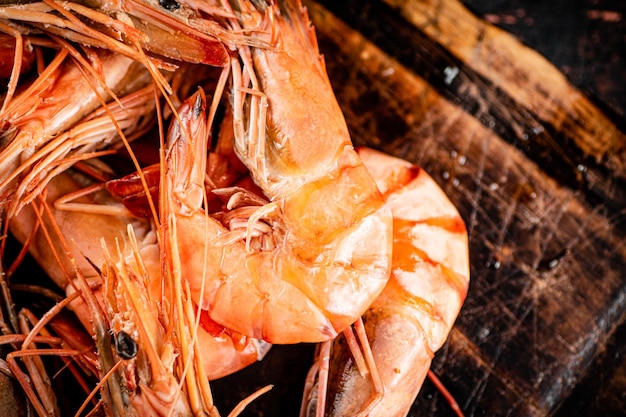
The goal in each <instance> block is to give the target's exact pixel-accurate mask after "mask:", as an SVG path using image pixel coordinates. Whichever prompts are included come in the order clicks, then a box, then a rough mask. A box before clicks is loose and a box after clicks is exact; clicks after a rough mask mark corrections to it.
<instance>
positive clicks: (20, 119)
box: [0, 49, 154, 211]
mask: <svg viewBox="0 0 626 417" xmlns="http://www.w3.org/2000/svg"><path fill="white" fill-rule="evenodd" d="M91 59H92V63H91V64H92V65H94V66H95V67H96V68H98V71H96V73H95V74H93V73H91V74H88V73H87V69H86V68H85V67H84V66H85V65H86V63H85V62H83V63H79V62H78V61H77V60H75V59H71V58H68V51H67V50H66V49H61V50H60V51H59V52H58V53H57V55H56V56H55V58H54V59H53V60H52V62H50V63H49V65H48V66H47V67H46V69H45V70H44V71H43V72H42V73H41V74H40V76H39V77H38V78H37V79H36V80H35V81H34V82H33V83H32V84H30V85H29V86H28V87H27V88H26V89H25V90H24V91H22V92H21V93H20V94H18V95H17V96H16V97H15V98H14V99H13V100H12V101H11V102H10V103H9V105H8V106H7V108H6V109H5V110H4V111H3V112H2V113H0V125H1V126H2V133H1V138H2V146H1V147H0V202H1V203H3V204H6V203H9V204H11V205H13V204H23V203H26V202H28V201H30V199H25V198H23V197H25V195H26V194H28V193H30V192H31V191H33V189H38V188H37V187H39V188H41V187H42V186H43V185H45V183H46V182H47V181H48V180H49V179H50V178H51V176H52V175H54V174H55V173H57V172H60V171H62V170H63V169H65V168H66V167H67V166H69V164H67V163H66V164H63V163H61V161H62V160H64V159H68V158H70V157H72V156H77V155H81V154H85V153H90V152H93V151H95V150H99V149H103V148H104V147H106V146H107V145H110V144H111V142H112V141H113V140H114V139H116V138H117V139H118V140H119V134H120V133H122V132H125V134H127V135H129V134H131V133H133V132H134V131H137V130H141V128H142V127H143V126H145V124H142V123H141V120H142V119H146V120H150V118H151V113H153V108H154V103H153V101H154V99H153V98H152V96H151V90H148V91H146V90H144V91H143V93H142V92H138V93H136V94H132V93H133V92H135V91H136V90H138V89H140V88H142V87H144V86H146V85H147V84H148V83H149V82H150V77H149V74H148V72H147V71H146V70H145V69H143V68H142V67H141V65H139V64H137V63H135V62H134V61H133V60H131V59H128V58H125V57H123V56H120V55H114V54H110V53H106V52H105V53H94V54H93V55H91ZM94 75H95V76H96V81H94V80H93V78H92V77H93V76H94ZM112 94H115V95H119V96H120V97H123V96H125V95H127V98H126V99H123V100H122V101H119V99H118V102H117V103H116V105H111V106H110V107H109V109H110V110H111V111H110V112H109V113H108V114H107V113H106V112H103V113H101V114H94V115H93V116H92V117H91V118H89V119H86V117H87V116H88V115H89V114H90V113H92V112H94V111H95V110H96V109H97V108H100V107H101V106H102V104H103V103H104V102H108V101H110V100H111V98H112V97H111V95H112ZM142 94H143V95H142ZM146 95H147V97H146ZM76 97H80V100H77V99H76ZM81 121H82V123H80V124H79V125H78V126H77V124H78V123H79V122H81ZM113 121H114V122H115V123H113ZM72 128H74V129H73V130H72ZM18 185H19V188H18ZM16 190H17V191H18V194H19V195H18V196H17V198H16V196H15V195H13V194H14V192H15V191H16ZM9 197H10V200H11V201H8V200H9ZM18 208H19V205H18V206H13V207H11V208H10V211H13V210H15V209H18Z"/></svg>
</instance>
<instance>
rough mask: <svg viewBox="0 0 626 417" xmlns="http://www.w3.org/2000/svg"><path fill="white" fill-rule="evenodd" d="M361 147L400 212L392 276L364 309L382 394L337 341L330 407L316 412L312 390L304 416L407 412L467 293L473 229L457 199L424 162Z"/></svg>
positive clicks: (388, 201) (390, 415) (395, 212)
mask: <svg viewBox="0 0 626 417" xmlns="http://www.w3.org/2000/svg"><path fill="white" fill-rule="evenodd" d="M358 152H359V156H360V157H361V159H362V160H363V163H364V164H365V166H366V167H367V168H368V170H369V171H370V172H371V173H372V175H373V177H374V178H375V179H376V183H377V184H378V187H379V189H380V190H381V192H382V193H383V194H384V195H385V200H386V204H387V205H388V206H389V207H390V208H391V211H392V213H393V218H394V245H393V251H394V252H393V263H392V265H393V266H392V269H393V272H392V274H391V279H390V280H389V283H388V284H387V286H386V287H385V289H384V290H383V291H382V293H381V294H380V295H379V296H378V298H376V300H374V302H373V303H372V305H371V306H370V308H369V309H368V310H367V311H366V312H365V314H364V315H363V321H364V323H365V330H366V332H367V335H368V339H369V342H370V345H371V348H372V353H373V356H374V361H375V363H376V366H377V369H378V372H379V374H380V376H381V379H382V382H383V385H384V393H376V392H375V388H374V385H373V384H372V382H371V380H370V378H369V377H364V376H362V375H361V374H360V373H359V370H358V369H357V368H356V367H355V365H354V362H353V361H352V360H351V356H350V351H349V349H348V348H347V346H346V345H345V342H344V341H343V340H342V339H338V340H336V341H335V342H334V343H333V346H332V354H331V357H330V364H331V366H330V369H329V370H328V372H329V381H328V391H327V394H326V398H325V400H326V403H327V404H328V406H327V407H326V410H325V413H324V410H321V411H317V412H318V414H314V413H315V410H316V406H317V403H316V402H315V401H313V402H311V398H312V397H309V394H310V393H307V395H305V400H304V406H303V412H302V415H318V416H320V415H327V416H334V417H338V416H356V415H359V416H360V415H367V416H370V417H373V416H385V417H402V416H406V415H407V414H408V412H409V409H410V407H411V405H412V404H413V401H414V400H415V397H416V396H417V393H418V392H419V390H420V388H421V385H422V382H423V381H424V379H425V377H426V374H427V372H428V369H429V367H430V363H431V360H432V358H433V355H434V352H436V351H437V350H439V348H440V347H441V346H442V345H443V343H444V342H445V340H446V339H447V337H448V333H449V332H450V330H451V328H452V325H453V324H454V321H455V319H456V317H457V315H458V314H459V311H460V309H461V306H462V304H463V301H464V300H465V296H466V294H467V289H468V284H469V253H468V241H467V232H466V229H465V224H464V222H463V220H462V219H461V217H460V216H459V214H458V212H457V210H456V208H455V207H454V205H453V204H452V203H451V202H450V200H449V199H448V198H447V196H446V195H445V194H444V192H443V191H442V190H441V189H440V188H439V187H438V186H437V184H436V183H435V181H434V180H433V179H432V178H431V177H430V176H429V175H428V174H427V173H426V172H425V171H424V170H422V169H420V168H419V167H417V166H415V165H412V164H410V163H408V162H406V161H403V160H401V159H398V158H395V157H391V156H388V155H385V154H383V153H381V152H378V151H374V150H372V149H368V148H360V149H359V150H358ZM377 396H379V398H378V399H377V398H376V397H377ZM316 401H318V400H316ZM307 402H308V403H307ZM368 405H369V406H370V408H367V406H368ZM307 409H309V412H307Z"/></svg>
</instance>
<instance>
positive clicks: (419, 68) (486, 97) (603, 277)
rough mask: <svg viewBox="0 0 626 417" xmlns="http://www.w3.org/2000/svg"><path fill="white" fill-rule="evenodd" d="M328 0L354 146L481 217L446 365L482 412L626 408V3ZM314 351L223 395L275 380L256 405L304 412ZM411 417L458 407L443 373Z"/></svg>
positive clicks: (469, 405)
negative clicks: (404, 169) (391, 160)
mask: <svg viewBox="0 0 626 417" xmlns="http://www.w3.org/2000/svg"><path fill="white" fill-rule="evenodd" d="M320 3H321V4H322V5H323V7H322V8H319V7H317V6H315V4H310V11H311V16H312V18H313V21H314V22H315V24H316V25H317V27H318V34H319V39H320V48H321V50H322V52H323V53H324V54H325V56H326V60H327V66H328V70H329V75H330V78H331V81H332V83H333V85H334V87H335V90H336V94H337V97H338V99H339V101H340V104H341V105H342V108H343V109H344V112H345V114H346V119H347V121H348V124H349V127H350V129H351V132H352V134H353V139H354V141H355V143H357V144H361V145H368V146H373V147H376V148H379V149H383V150H385V151H387V152H389V153H392V154H395V155H398V156H402V157H405V158H407V159H409V160H411V161H412V162H415V163H418V164H419V165H421V166H422V167H423V168H425V169H426V170H427V171H428V172H429V173H430V174H431V175H432V176H433V177H434V178H435V180H437V181H438V182H439V184H440V185H441V186H442V187H443V188H444V190H445V191H446V192H447V193H448V194H449V195H450V197H451V199H452V200H453V201H454V202H455V204H456V205H457V206H458V208H459V210H460V212H461V214H462V216H463V218H464V219H465V220H466V222H467V225H468V230H469V233H470V253H471V260H472V268H471V273H472V282H471V285H470V293H469V296H468V299H467V302H466V304H465V306H464V308H463V310H462V312H461V315H460V317H459V319H458V320H457V324H456V326H455V329H454V330H453V332H452V334H451V336H450V340H449V342H448V343H447V344H446V345H445V346H444V348H443V349H442V350H441V351H440V352H439V353H438V354H437V356H436V358H435V362H434V365H433V369H434V370H435V372H436V373H437V374H439V375H440V377H441V379H442V380H443V382H444V384H445V385H446V386H447V387H448V389H450V391H451V392H452V394H453V395H454V397H455V398H456V399H457V401H458V402H459V404H460V405H461V407H462V409H463V411H464V412H465V415H466V416H478V415H490V416H547V415H558V416H572V415H574V416H595V415H608V416H620V415H624V413H625V410H626V408H625V406H626V381H625V379H626V376H625V374H626V369H625V368H626V362H625V360H624V359H623V357H624V354H626V347H625V344H624V341H625V339H626V328H625V326H624V325H623V322H624V317H625V314H626V302H625V298H626V280H625V278H626V277H625V275H626V274H625V272H624V271H626V244H625V242H626V241H625V235H626V222H625V219H626V217H625V214H626V211H625V208H626V198H625V192H626V186H625V185H626V165H625V161H626V158H625V157H624V155H625V153H626V140H625V139H624V131H625V129H624V126H625V118H624V115H625V114H626V101H625V95H624V92H625V91H626V89H625V83H626V70H625V67H626V66H625V65H624V60H625V57H624V54H625V53H626V52H625V51H626V48H624V46H625V45H624V44H625V36H626V29H625V28H626V24H625V20H624V18H625V13H626V5H620V4H616V3H617V2H609V1H601V0H598V1H574V2H571V1H568V2H565V1H554V2H541V4H540V2H532V1H506V2H505V1H466V2H465V4H466V5H467V6H469V7H470V8H471V9H472V10H473V11H474V12H475V13H476V14H478V15H479V16H482V17H485V18H486V21H478V23H477V22H476V21H473V20H472V18H470V17H467V16H470V15H469V12H467V11H466V10H464V9H461V8H458V7H457V5H458V3H455V2H452V1H447V2H446V1H442V2H434V1H431V2H428V1H391V0H388V1H386V2H382V1H381V2H378V1H370V2H361V1H356V0H354V1H351V0H346V1H342V2H334V1H330V0H328V1H321V2H320ZM325 8H327V9H325ZM466 15H467V16H466ZM450 16H452V17H450ZM465 19H467V20H465ZM487 21H488V22H491V23H494V24H496V25H498V26H499V27H501V28H503V29H505V30H506V31H510V32H512V33H513V34H515V35H516V36H517V39H518V40H520V41H521V42H523V44H526V45H528V46H529V47H530V48H532V49H534V50H537V51H539V53H540V54H542V55H543V56H545V58H546V59H544V58H542V57H541V56H540V55H539V54H536V53H535V52H533V51H532V50H531V49H529V48H526V47H525V46H523V44H522V43H518V42H517V41H516V40H515V38H513V37H511V36H509V35H507V34H506V33H504V32H502V33H499V32H492V29H491V25H490V24H487V23H486V22H487ZM455 24H456V25H458V27H454V26H455ZM483 25H484V26H483ZM477 26H479V27H480V30H478V31H476V40H472V39H470V40H468V39H469V38H471V36H470V35H467V36H465V32H464V31H468V33H470V32H472V31H470V30H469V29H468V28H476V27H477ZM459 34H461V36H459ZM464 37H465V38H468V39H465V38H464ZM472 42H474V43H472ZM466 43H467V44H466ZM477 44H480V47H476V45H477ZM490 48H491V49H490ZM549 62H552V63H553V64H554V66H552V65H550V64H549ZM451 74H454V76H452V75H451ZM563 75H564V77H563ZM570 84H571V85H570ZM312 351H313V347H312V346H297V347H278V348H276V349H275V350H274V351H273V352H272V353H271V354H270V355H271V356H270V357H269V358H268V360H266V361H264V362H263V363H261V364H258V365H256V366H254V367H252V368H250V369H247V370H245V371H244V372H243V373H242V374H241V375H236V376H233V377H231V378H228V379H225V380H224V381H219V382H217V383H216V384H214V387H215V389H216V397H217V398H224V397H223V396H224V395H225V394H226V393H229V392H230V393H237V392H245V391H246V389H248V390H250V387H258V386H261V385H263V384H265V383H275V384H276V387H275V389H274V391H273V392H272V393H270V394H268V395H267V396H265V397H264V398H263V399H262V400H260V401H258V402H257V403H255V404H253V405H252V406H251V407H250V408H249V409H248V411H246V414H245V415H249V416H261V415H278V416H292V415H296V413H297V409H298V404H299V395H300V390H301V387H302V381H303V377H304V374H305V372H306V370H307V368H308V365H309V362H308V359H307V355H310V354H311V353H312ZM223 401H224V402H223V405H224V407H223V409H226V410H227V409H229V406H231V405H232V404H234V402H233V401H234V399H233V400H230V399H226V398H225V399H224V400H223ZM410 415H411V416H418V415H419V416H439V417H441V416H451V415H453V414H452V411H451V410H450V409H449V408H448V406H447V404H446V403H445V401H444V400H443V398H442V396H441V395H440V394H439V393H437V391H436V390H435V389H434V388H433V386H432V385H431V384H430V383H428V382H427V383H426V384H425V386H424V388H423V391H422V393H421V394H420V397H419V398H418V400H417V401H416V402H415V404H414V407H413V408H412V410H411V413H410Z"/></svg>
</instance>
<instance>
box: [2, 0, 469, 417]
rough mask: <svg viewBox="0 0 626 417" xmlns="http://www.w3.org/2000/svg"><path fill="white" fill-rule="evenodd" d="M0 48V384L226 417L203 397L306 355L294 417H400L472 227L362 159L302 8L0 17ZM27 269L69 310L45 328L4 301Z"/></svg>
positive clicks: (448, 320)
mask: <svg viewBox="0 0 626 417" xmlns="http://www.w3.org/2000/svg"><path fill="white" fill-rule="evenodd" d="M0 32H2V34H0V38H1V39H2V42H1V44H2V45H5V46H3V47H0V57H2V58H3V59H1V60H0V77H2V78H3V79H4V80H6V87H5V88H4V90H2V91H1V94H2V96H1V97H0V98H2V107H1V108H0V214H1V215H2V217H1V218H2V226H3V228H4V232H5V236H6V235H10V236H11V238H12V239H15V240H16V241H17V242H19V246H20V248H21V249H20V251H19V253H17V254H16V255H14V256H12V257H9V256H5V246H6V242H7V238H4V239H3V240H2V247H1V248H0V249H1V251H2V252H1V253H2V262H0V267H1V268H2V271H0V272H2V274H0V276H1V277H2V281H0V288H2V296H3V301H4V308H3V310H2V312H3V315H2V317H0V327H1V328H2V330H3V334H4V336H0V338H2V345H7V346H9V350H10V353H9V354H8V355H6V357H5V359H4V360H3V362H2V363H4V364H6V367H3V368H5V369H6V370H5V372H6V373H7V374H8V375H10V376H11V378H15V380H16V381H17V383H19V385H20V386H21V387H22V389H23V390H24V392H25V394H26V396H27V397H28V402H29V404H30V405H29V407H32V410H33V411H34V412H35V413H36V414H37V415H39V416H56V415H63V414H64V413H67V411H62V410H61V407H60V405H59V398H58V397H59V395H65V394H64V393H63V392H55V390H54V389H52V388H51V387H52V384H51V378H52V377H51V376H50V375H49V371H48V370H47V369H46V366H45V364H44V362H43V361H42V358H44V357H46V356H54V357H59V358H62V360H63V361H64V364H65V366H66V367H67V369H68V370H69V371H68V372H70V371H71V373H72V375H73V376H74V378H75V379H76V381H77V384H78V386H79V387H80V388H81V389H82V390H84V392H85V394H84V401H82V402H81V405H80V406H79V407H77V409H76V410H72V411H71V412H72V413H74V414H75V415H77V416H80V415H93V414H103V415H107V416H133V415H157V416H206V415H209V416H218V415H220V412H219V411H218V409H217V406H216V405H215V402H214V399H213V396H212V393H211V388H210V383H209V381H210V380H213V379H217V378H220V377H222V376H225V375H228V374H231V373H233V372H236V371H238V370H240V369H242V368H244V367H246V366H248V365H250V364H252V363H254V362H256V361H259V360H262V358H263V356H264V355H265V354H266V352H267V351H268V349H270V348H271V345H272V344H292V343H303V342H307V343H319V348H318V354H317V357H316V358H315V361H314V365H313V366H312V368H311V371H310V373H309V377H308V378H307V380H306V381H303V390H304V395H303V400H302V408H301V416H302V417H305V416H316V417H323V416H405V415H407V413H408V410H409V408H410V406H411V404H412V403H413V401H414V399H415V397H416V396H417V394H418V391H419V389H420V387H421V384H422V382H423V380H424V378H425V377H426V374H427V372H428V369H429V367H430V362H431V360H432V357H433V355H434V352H436V351H437V350H438V349H439V348H440V347H441V346H442V345H443V343H444V342H445V340H446V338H447V335H448V333H449V331H450V329H451V327H452V325H453V323H454V320H455V319H456V317H457V315H458V313H459V310H460V308H461V305H462V303H463V301H464V299H465V296H466V293H467V289H468V283H469V259H468V247H467V233H466V230H465V225H464V223H463V220H462V219H461V217H460V216H459V213H458V212H457V210H456V209H455V207H454V206H453V205H452V203H451V202H450V201H449V200H448V198H447V197H446V195H445V194H444V193H443V192H442V191H441V189H440V188H439V187H438V186H437V185H436V183H435V182H434V181H433V179H432V178H431V177H429V176H428V174H427V173H426V172H424V171H423V170H421V169H420V168H419V167H417V166H415V165H412V164H411V163H409V162H406V161H403V160H401V159H398V158H395V157H391V156H388V155H384V154H382V153H380V152H378V151H375V150H372V149H366V148H360V149H355V147H354V146H353V144H352V141H351V139H350V135H349V132H348V128H347V126H346V123H345V120H344V118H343V116H342V113H341V109H340V108H339V105H338V103H337V101H336V99H335V97H334V94H333V91H332V87H331V85H330V82H329V80H328V76H327V74H326V69H325V65H324V61H323V59H322V58H321V56H320V54H319V51H318V46H317V40H316V37H315V33H314V30H313V28H312V26H311V23H310V22H309V19H308V15H307V13H306V9H305V8H303V7H302V5H301V4H300V1H299V0H285V1H269V0H268V1H261V0H254V1H253V0H250V1H248V0H229V1H227V0H181V1H176V0H168V1H166V0H161V1H160V2H154V1H152V0H126V1H124V2H113V1H107V0H103V1H101V2H89V3H74V2H60V1H56V0H43V1H34V2H33V1H29V2H26V3H23V4H22V3H19V2H17V3H16V4H10V2H9V3H7V2H4V3H3V4H2V5H1V6H0ZM27 253H28V257H30V258H27V255H26V254H27ZM9 258H12V259H9ZM24 259H34V260H36V261H37V263H38V264H39V265H40V266H41V268H42V270H43V273H45V275H46V276H47V277H48V279H49V280H50V281H51V282H53V283H54V285H56V286H57V287H58V288H59V289H60V290H61V291H62V293H63V295H62V296H59V295H58V294H57V295H53V296H51V299H52V300H53V304H54V305H53V306H52V307H51V308H49V310H47V311H46V312H45V313H42V314H39V315H37V314H35V313H33V312H31V311H29V310H27V309H22V310H20V311H19V312H16V311H15V310H14V307H13V306H14V303H13V302H12V300H11V296H12V291H11V288H13V289H15V288H18V286H17V284H15V283H13V282H12V281H11V277H12V275H13V273H14V271H15V270H16V268H18V266H19V264H20V263H21V262H22V261H23V260H24ZM9 262H10V264H9ZM21 290H28V291H31V292H32V294H35V293H36V294H37V295H38V296H41V295H42V294H49V292H46V291H44V290H41V289H40V288H39V287H36V286H28V288H25V287H24V286H22V287H21ZM70 312H71V314H72V315H73V316H72V317H76V318H77V320H78V321H79V322H80V323H81V325H80V326H78V325H77V324H75V323H74V324H72V323H71V322H70V321H69V319H68V318H67V317H68V314H69V313H70ZM5 315H6V317H8V320H5V318H4V317H5ZM82 332H86V335H87V336H85V334H84V333H82ZM94 381H95V382H94ZM268 383H271V381H268ZM268 389H270V387H269V386H268V387H266V388H264V389H261V390H259V391H257V392H254V393H250V394H251V395H250V397H248V398H245V399H242V401H241V403H240V404H239V405H238V406H237V407H236V408H235V409H234V410H232V411H231V412H230V414H229V415H232V416H235V415H238V414H239V413H240V412H241V411H242V410H243V409H244V408H245V407H246V406H247V404H249V402H250V401H253V400H255V399H256V398H257V397H259V396H261V395H262V394H263V393H265V392H266V391H267V390H268Z"/></svg>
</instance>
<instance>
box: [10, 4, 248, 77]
mask: <svg viewBox="0 0 626 417" xmlns="http://www.w3.org/2000/svg"><path fill="white" fill-rule="evenodd" d="M0 18H4V19H6V20H10V21H12V22H13V23H14V24H16V25H20V26H21V27H22V28H23V31H25V32H27V31H28V29H29V28H36V30H37V31H43V32H46V33H50V34H54V35H57V36H60V37H63V38H66V39H68V40H71V41H75V42H78V43H81V44H84V45H90V46H94V47H97V48H102V49H108V50H110V51H112V52H115V53H116V54H120V55H124V56H126V57H128V58H131V59H139V60H141V61H142V62H144V63H145V64H149V63H156V64H157V65H160V66H162V67H165V68H172V65H171V64H168V63H167V62H165V61H164V60H157V59H154V58H148V57H146V54H145V52H144V51H147V52H151V53H153V54H156V55H160V56H162V57H166V58H171V59H174V60H181V61H185V62H192V63H201V64H207V65H213V66H225V65H227V64H228V55H229V53H228V49H227V47H226V45H225V42H234V41H235V40H236V38H237V37H236V36H235V35H232V34H229V33H228V32H227V31H224V30H223V29H222V28H221V27H220V26H219V25H218V24H217V23H216V22H215V21H213V20H210V19H204V18H201V17H200V16H199V14H198V12H196V10H195V9H193V8H189V7H185V6H184V5H183V4H181V3H178V2H177V1H175V0H171V1H162V2H153V1H147V0H126V1H123V2H119V1H90V2H61V1H56V0H44V1H35V2H31V1H21V0H16V1H15V2H10V1H6V2H3V4H2V6H0ZM31 31H32V29H31Z"/></svg>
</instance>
